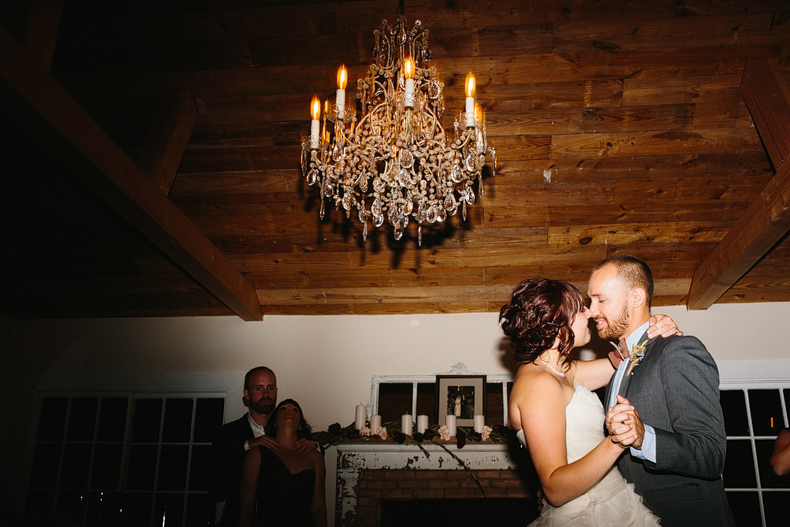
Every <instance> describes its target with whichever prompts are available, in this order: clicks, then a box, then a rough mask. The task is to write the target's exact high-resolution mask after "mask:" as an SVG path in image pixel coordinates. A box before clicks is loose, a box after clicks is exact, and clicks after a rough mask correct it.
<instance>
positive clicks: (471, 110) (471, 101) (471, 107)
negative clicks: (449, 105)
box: [466, 71, 475, 128]
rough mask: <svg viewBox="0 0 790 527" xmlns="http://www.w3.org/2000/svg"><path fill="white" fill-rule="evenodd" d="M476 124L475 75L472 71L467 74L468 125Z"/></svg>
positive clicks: (468, 126) (469, 126)
mask: <svg viewBox="0 0 790 527" xmlns="http://www.w3.org/2000/svg"><path fill="white" fill-rule="evenodd" d="M474 125H475V76H474V75H472V72H471V71H470V72H469V74H468V75H467V76H466V127H467V128H471V127H473V126H474Z"/></svg>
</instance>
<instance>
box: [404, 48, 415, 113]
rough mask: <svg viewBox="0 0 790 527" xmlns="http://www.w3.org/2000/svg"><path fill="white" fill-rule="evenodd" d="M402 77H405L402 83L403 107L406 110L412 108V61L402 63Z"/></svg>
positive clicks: (407, 60)
mask: <svg viewBox="0 0 790 527" xmlns="http://www.w3.org/2000/svg"><path fill="white" fill-rule="evenodd" d="M403 75H404V77H406V81H405V82H404V86H403V87H404V90H405V93H404V97H403V105H404V106H405V107H406V108H414V103H415V100H414V61H412V59H410V58H408V59H406V60H405V61H404V62H403Z"/></svg>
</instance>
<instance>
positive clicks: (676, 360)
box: [587, 254, 735, 527]
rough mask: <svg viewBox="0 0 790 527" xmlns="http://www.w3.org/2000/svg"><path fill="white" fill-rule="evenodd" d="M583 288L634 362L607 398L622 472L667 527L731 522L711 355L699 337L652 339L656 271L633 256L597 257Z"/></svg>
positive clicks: (600, 324)
mask: <svg viewBox="0 0 790 527" xmlns="http://www.w3.org/2000/svg"><path fill="white" fill-rule="evenodd" d="M587 294H588V296H589V297H590V301H591V304H590V311H591V312H592V315H593V318H594V319H595V325H596V328H597V330H598V334H599V335H600V336H601V338H604V339H621V343H624V344H625V345H627V348H628V350H629V351H630V350H633V351H635V352H636V353H635V355H636V357H637V358H638V360H636V362H633V361H631V360H629V359H628V358H627V357H626V360H624V361H623V363H622V364H620V365H619V367H618V368H617V372H616V373H615V375H614V376H613V377H612V382H611V384H610V385H609V391H608V393H607V396H606V400H607V402H608V404H607V406H609V412H608V413H607V415H606V427H607V429H608V431H609V434H610V437H611V440H612V441H613V442H617V443H622V444H624V445H629V444H630V447H631V448H630V452H626V454H625V455H623V456H621V457H620V460H619V461H618V466H619V468H620V472H621V473H622V474H623V477H625V479H626V480H627V481H629V482H631V483H633V484H634V485H635V486H636V492H637V493H638V494H639V495H641V496H642V498H643V500H644V503H645V505H647V506H648V507H649V508H650V509H651V510H652V511H653V512H654V513H655V514H656V515H657V516H659V517H660V518H661V525H662V526H663V527H675V526H677V527H680V526H688V525H691V526H694V527H703V526H716V527H720V526H734V525H735V522H734V520H733V517H732V513H731V512H730V508H729V505H728V504H727V497H726V496H725V494H724V484H723V482H722V479H721V473H722V470H723V468H724V457H725V451H726V446H727V441H726V434H725V432H724V416H723V414H722V410H721V405H720V404H719V373H718V369H717V368H716V363H715V362H714V361H713V358H712V357H711V356H710V354H709V353H708V351H707V350H706V349H705V346H704V345H703V344H702V343H701V342H700V341H699V340H698V339H696V338H695V337H689V336H683V337H678V336H672V337H669V338H662V337H656V338H653V339H648V337H647V327H648V319H649V318H650V303H651V300H652V296H653V276H652V273H651V272H650V268H649V267H648V266H647V264H645V262H643V261H642V260H640V259H639V258H636V257H635V256H630V255H626V254H618V255H615V256H612V257H609V258H607V259H605V260H603V261H601V262H600V263H599V264H598V265H596V266H595V268H594V269H593V271H592V274H591V275H590V279H589V282H588V287H587ZM623 339H624V340H623ZM621 347H622V345H621ZM634 348H636V349H634ZM634 430H635V431H636V439H635V440H633V437H634V434H633V431H634ZM632 441H633V442H632Z"/></svg>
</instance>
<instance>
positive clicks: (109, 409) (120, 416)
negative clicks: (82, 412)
mask: <svg viewBox="0 0 790 527" xmlns="http://www.w3.org/2000/svg"><path fill="white" fill-rule="evenodd" d="M128 405H129V399H128V398H126V397H104V398H102V400H101V409H100V410H99V430H98V431H97V433H96V440H97V441H118V442H121V441H123V437H124V434H125V433H126V409H127V408H128Z"/></svg>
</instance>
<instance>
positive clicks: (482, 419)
mask: <svg viewBox="0 0 790 527" xmlns="http://www.w3.org/2000/svg"><path fill="white" fill-rule="evenodd" d="M485 425H486V416H484V415H479V414H478V415H476V416H475V418H474V427H475V432H477V433H478V434H482V433H483V427H484V426H485Z"/></svg>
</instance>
